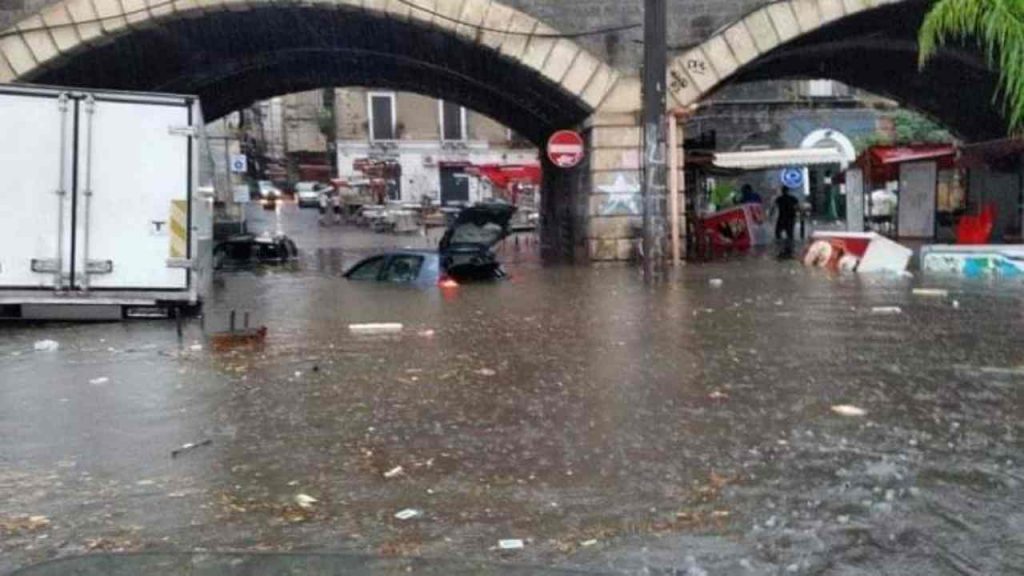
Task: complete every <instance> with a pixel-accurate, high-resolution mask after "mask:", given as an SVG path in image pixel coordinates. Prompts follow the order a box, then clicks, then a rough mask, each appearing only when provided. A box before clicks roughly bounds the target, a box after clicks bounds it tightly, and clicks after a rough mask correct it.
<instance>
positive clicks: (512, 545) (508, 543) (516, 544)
mask: <svg viewBox="0 0 1024 576" xmlns="http://www.w3.org/2000/svg"><path fill="white" fill-rule="evenodd" d="M525 547H526V545H525V544H523V541H522V540H520V539H518V538H512V539H509V540H498V548H500V549H501V550H522V549H523V548H525Z"/></svg>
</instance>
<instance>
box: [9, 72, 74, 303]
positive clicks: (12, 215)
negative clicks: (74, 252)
mask: <svg viewBox="0 0 1024 576" xmlns="http://www.w3.org/2000/svg"><path fill="white" fill-rule="evenodd" d="M0 126H2V127H3V134H4V136H3V137H2V138H0V175H2V179H3V180H2V184H0V186H2V190H0V193H2V198H3V207H2V208H0V288H25V289H49V290H52V289H56V288H58V287H60V285H61V278H62V272H63V273H64V274H67V273H68V272H69V271H70V263H69V262H68V261H67V260H68V259H67V258H66V257H65V256H66V254H67V250H68V247H69V246H70V239H69V237H68V234H67V233H66V231H67V229H68V222H69V221H70V216H71V213H70V210H71V198H70V194H69V193H68V191H69V188H70V174H71V170H70V156H71V155H70V153H69V147H70V146H71V142H72V141H73V136H72V131H73V109H72V106H70V102H69V100H68V99H67V97H66V96H62V95H61V94H60V93H57V92H53V91H39V92H32V91H12V92H3V91H0Z"/></svg>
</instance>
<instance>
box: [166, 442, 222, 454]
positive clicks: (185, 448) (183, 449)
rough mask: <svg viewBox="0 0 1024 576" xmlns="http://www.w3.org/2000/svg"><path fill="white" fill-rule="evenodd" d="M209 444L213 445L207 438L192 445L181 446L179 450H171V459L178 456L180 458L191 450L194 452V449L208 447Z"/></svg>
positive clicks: (190, 443)
mask: <svg viewBox="0 0 1024 576" xmlns="http://www.w3.org/2000/svg"><path fill="white" fill-rule="evenodd" d="M210 444H213V440H210V439H209V438H207V439H206V440H201V441H199V442H194V443H193V442H189V443H188V444H184V445H182V447H181V448H176V449H174V450H171V458H177V457H178V456H181V455H182V454H184V453H185V452H191V451H192V450H195V449H196V448H201V447H203V446H209V445H210Z"/></svg>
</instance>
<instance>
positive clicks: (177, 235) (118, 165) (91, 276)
mask: <svg viewBox="0 0 1024 576" xmlns="http://www.w3.org/2000/svg"><path fill="white" fill-rule="evenodd" d="M136 98H137V99H134V100H132V99H129V98H127V97H126V98H124V99H118V98H116V97H108V96H105V95H97V96H95V97H89V98H87V99H86V100H85V101H83V102H81V103H80V108H81V111H80V119H79V123H80V135H79V138H78V159H79V162H80V164H81V166H80V167H79V169H78V170H77V178H78V181H77V207H76V208H77V209H76V212H75V220H76V222H75V247H74V249H73V254H74V261H75V270H76V271H75V287H76V288H88V289H91V290H104V289H107V290H111V289H120V290H182V289H186V288H188V283H189V278H188V272H187V270H184V269H181V268H170V267H168V265H167V262H168V258H172V257H173V258H177V259H186V258H189V257H190V256H191V254H190V253H189V252H190V249H189V246H190V230H189V228H190V205H189V202H190V197H191V192H192V190H191V186H192V174H191V172H192V165H191V158H192V143H191V138H190V137H189V135H188V134H189V129H190V128H191V125H192V107H191V104H190V103H189V102H187V101H186V100H183V99H178V100H173V99H169V98H168V99H159V98H157V99H154V100H153V101H148V100H144V99H141V97H136Z"/></svg>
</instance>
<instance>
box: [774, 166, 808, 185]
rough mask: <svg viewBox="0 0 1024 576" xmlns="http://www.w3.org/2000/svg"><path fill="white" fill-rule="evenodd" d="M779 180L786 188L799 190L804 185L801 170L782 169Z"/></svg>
mask: <svg viewBox="0 0 1024 576" xmlns="http://www.w3.org/2000/svg"><path fill="white" fill-rule="evenodd" d="M779 180H781V181H782V185H783V186H785V187H786V188H800V187H802V186H803V185H804V171H803V169H802V168H783V170H782V172H781V173H780V174H779Z"/></svg>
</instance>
